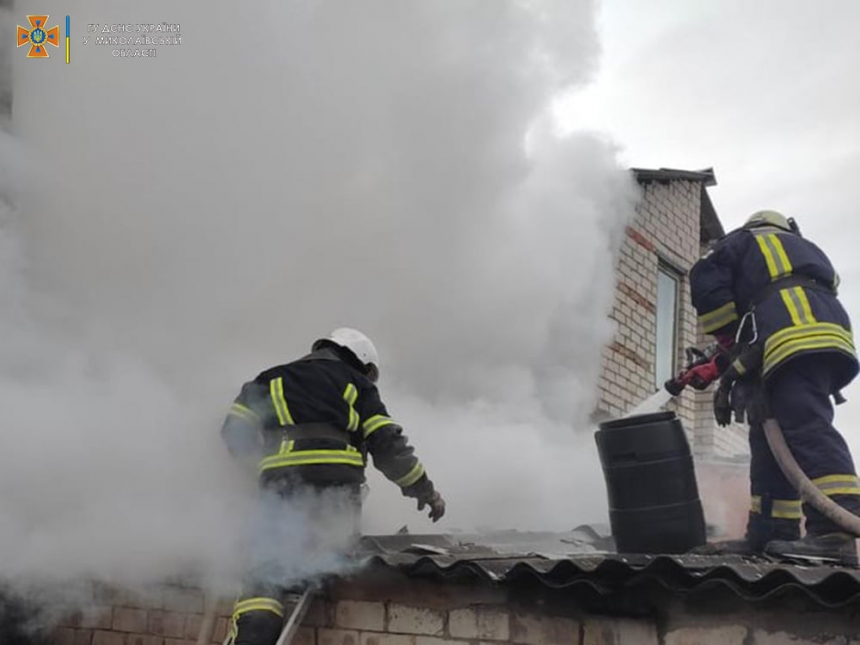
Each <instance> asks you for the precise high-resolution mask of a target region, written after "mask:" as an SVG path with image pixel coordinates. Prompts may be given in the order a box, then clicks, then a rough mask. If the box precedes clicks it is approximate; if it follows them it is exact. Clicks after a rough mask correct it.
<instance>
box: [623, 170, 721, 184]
mask: <svg viewBox="0 0 860 645" xmlns="http://www.w3.org/2000/svg"><path fill="white" fill-rule="evenodd" d="M630 171H631V172H632V173H633V174H634V175H635V176H636V181H638V182H639V183H647V182H650V181H661V182H669V181H698V182H701V183H702V184H703V185H705V186H716V185H717V178H716V176H715V175H714V169H713V168H704V169H703V170H679V169H676V168H656V169H655V168H631V169H630Z"/></svg>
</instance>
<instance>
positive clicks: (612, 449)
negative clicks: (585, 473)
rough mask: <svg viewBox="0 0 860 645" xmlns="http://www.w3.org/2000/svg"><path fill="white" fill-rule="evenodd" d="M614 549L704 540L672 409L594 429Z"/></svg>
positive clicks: (659, 549) (675, 547)
mask: <svg viewBox="0 0 860 645" xmlns="http://www.w3.org/2000/svg"><path fill="white" fill-rule="evenodd" d="M594 438H595V440H596V441H597V450H598V452H599V453H600V462H601V464H602V465H603V476H604V477H605V479H606V490H607V493H608V495H609V523H610V526H611V527H612V536H613V537H614V538H615V546H616V548H617V550H618V552H619V553H683V552H685V551H687V550H689V549H691V548H693V547H695V546H698V545H700V544H704V543H705V515H704V512H703V511H702V502H701V500H700V499H699V487H698V485H697V484H696V471H695V467H694V465H693V456H692V454H691V453H690V444H689V442H688V441H687V436H686V434H684V427H683V426H682V425H681V422H680V421H679V420H678V418H677V417H676V416H675V413H674V412H658V413H655V414H643V415H638V416H634V417H628V418H626V419H618V420H613V421H605V422H603V423H601V424H600V429H599V430H598V431H597V432H596V433H595V434H594Z"/></svg>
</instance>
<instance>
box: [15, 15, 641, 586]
mask: <svg viewBox="0 0 860 645" xmlns="http://www.w3.org/2000/svg"><path fill="white" fill-rule="evenodd" d="M43 4H44V5H45V8H44V11H45V12H46V13H52V17H51V19H52V20H53V19H57V22H60V21H61V19H62V15H64V14H66V13H68V14H70V15H71V16H72V25H73V31H74V39H73V45H72V63H71V65H63V64H62V60H57V59H61V55H60V54H58V53H56V52H54V51H51V53H52V54H53V57H52V59H51V60H48V61H32V60H25V59H24V58H23V56H21V57H18V59H17V60H16V63H15V64H16V69H15V73H16V79H15V93H14V129H15V132H16V135H17V137H18V141H19V142H20V143H19V144H17V145H21V146H23V148H24V150H23V152H15V153H14V155H15V156H14V157H13V158H12V159H11V160H10V156H11V155H12V154H13V153H12V152H11V148H9V147H8V145H7V143H4V147H3V149H2V154H3V159H2V162H3V165H4V166H6V165H7V164H10V163H11V164H13V165H15V164H18V163H20V162H21V159H22V158H26V159H29V160H30V162H29V164H30V165H31V166H32V167H33V168H34V170H33V172H32V173H31V174H29V176H28V177H27V181H25V184H24V186H23V188H21V189H20V190H19V192H20V194H19V195H18V197H17V202H16V203H17V204H18V206H19V212H18V216H17V218H16V219H15V220H14V221H13V222H6V221H4V223H3V224H0V226H2V229H0V235H2V239H0V243H2V244H3V245H4V246H3V251H4V252H3V256H2V259H0V262H2V269H0V297H2V298H3V303H2V308H0V325H2V328H3V334H2V336H0V355H2V359H3V360H2V364H0V414H2V418H3V427H4V437H3V449H2V451H0V550H2V552H4V553H11V552H14V553H16V557H15V558H12V559H4V564H3V565H2V573H3V574H4V575H5V576H7V577H10V576H11V577H16V576H18V577H24V578H26V577H33V576H36V577H41V578H44V577H46V576H63V577H72V576H81V575H89V576H95V577H100V578H104V579H111V580H119V581H121V582H125V583H130V582H132V581H134V582H137V583H140V584H143V583H145V582H148V581H153V580H157V579H159V578H160V577H163V576H165V575H168V574H174V573H176V572H177V571H178V570H181V569H182V568H183V567H185V566H188V565H197V566H199V567H203V568H204V569H206V568H208V569H209V570H216V569H217V570H219V571H229V570H230V567H231V566H232V562H233V561H234V560H235V558H234V557H233V554H234V553H235V545H236V539H237V537H238V536H239V535H240V533H241V529H242V526H243V524H242V523H243V521H244V518H245V516H246V512H245V509H246V507H247V503H246V500H247V499H248V496H249V492H248V487H247V486H244V484H243V480H242V478H241V477H240V476H238V475H237V472H236V471H235V470H234V469H233V468H232V465H231V464H230V462H229V459H228V458H227V456H226V454H225V451H224V449H223V447H222V446H221V445H220V440H219V437H218V429H219V427H220V423H221V420H222V418H223V414H224V412H225V410H226V408H227V406H228V405H229V403H230V401H231V400H232V397H233V396H234V395H235V394H236V392H237V391H238V388H239V386H240V385H241V383H242V382H243V381H245V380H248V379H250V378H252V377H253V376H254V375H255V374H256V373H257V372H258V371H260V370H262V369H264V368H266V367H269V366H271V365H273V364H276V363H280V362H285V361H288V360H290V359H292V358H295V357H298V356H299V355H301V354H302V353H304V352H305V351H306V350H307V349H308V348H309V345H310V343H311V342H312V341H313V340H314V339H315V338H317V337H319V336H321V335H324V334H325V333H327V332H328V331H330V329H331V328H333V327H335V326H340V325H349V326H355V327H358V328H360V329H362V330H364V331H365V332H367V333H368V334H369V335H370V336H371V337H372V338H374V339H375V340H376V341H377V343H378V346H379V348H380V351H381V355H382V361H383V365H382V369H383V377H382V380H381V383H380V386H381V389H382V394H383V397H384V398H385V400H386V402H387V403H388V406H389V409H390V411H391V413H392V414H393V416H395V417H396V418H397V419H398V420H399V421H401V422H402V423H403V425H404V426H405V427H406V429H407V434H408V435H409V436H410V438H411V439H412V440H413V443H414V444H415V445H416V447H417V450H418V453H419V455H420V456H421V458H422V460H423V461H424V462H425V463H426V466H427V469H428V471H429V473H430V475H431V478H432V479H433V480H434V481H435V482H436V483H437V485H438V487H439V489H440V490H441V492H442V493H443V494H444V495H445V496H446V498H447V500H448V504H449V515H448V516H447V517H446V519H445V520H443V522H442V523H440V525H438V526H433V527H432V529H431V525H430V523H429V521H427V520H426V519H425V518H423V517H420V516H417V515H415V514H413V511H412V509H411V503H410V502H407V501H406V500H403V499H402V498H400V497H399V493H398V492H397V490H396V489H395V488H394V487H393V485H390V484H387V483H385V482H383V481H381V480H380V479H379V478H377V477H374V478H372V481H371V484H372V488H373V493H372V495H371V497H370V499H369V500H368V502H367V505H366V517H365V530H366V531H379V532H391V531H394V530H396V529H397V528H399V526H400V525H401V524H402V523H404V522H406V521H408V522H409V524H410V528H411V530H413V531H420V530H452V529H454V528H456V529H472V528H475V527H476V526H494V527H502V528H531V529H564V528H572V527H573V526H575V525H577V524H578V523H581V522H585V521H594V520H602V519H603V518H604V515H603V513H604V510H603V509H604V500H603V484H602V482H601V481H600V479H601V475H600V469H599V464H598V463H597V455H596V451H595V449H594V444H593V439H592V437H591V432H590V430H589V428H588V423H587V417H588V413H589V411H590V409H591V406H592V404H593V394H594V386H595V379H596V375H597V372H598V368H599V363H600V346H601V344H602V343H603V342H604V341H605V340H606V338H607V335H608V334H609V332H610V329H609V328H608V323H607V321H606V314H607V310H608V307H609V304H610V302H611V293H612V283H613V275H612V273H613V250H614V248H615V246H616V245H617V243H618V241H619V235H620V232H621V231H622V230H623V225H624V223H625V222H626V220H627V218H628V217H629V216H630V215H631V214H632V204H633V200H634V197H635V190H634V188H633V186H632V184H631V182H630V179H629V177H628V174H627V173H626V172H625V171H624V170H623V169H621V168H619V167H618V165H617V163H616V161H615V150H614V149H613V148H612V147H611V146H609V145H608V144H606V143H605V142H602V141H600V140H598V139H597V138H595V137H592V136H590V135H586V134H577V135H574V136H572V137H570V138H566V139H563V140H559V139H557V138H554V137H553V136H552V134H551V132H552V127H551V125H548V124H547V123H546V122H545V118H546V113H547V112H546V111H547V109H548V107H549V104H550V101H551V98H552V96H553V95H554V94H555V92H557V91H558V90H559V89H560V88H562V87H567V86H570V85H576V84H581V83H584V82H586V81H587V80H588V79H589V75H590V74H591V73H592V71H593V69H594V66H595V60H596V52H597V44H596V39H595V35H594V31H593V22H594V7H593V6H592V3H591V2H584V1H581V2H572V1H571V0H544V1H541V2H527V1H526V0H521V1H514V0H509V1H504V2H502V1H499V0H475V1H471V2H463V1H462V0H436V1H434V2H421V1H418V0H415V1H404V0H373V1H366V2H361V3H344V2H339V1H334V0H330V1H323V0H313V1H312V0H305V1H302V2H289V3H285V2H275V1H271V2H256V3H241V4H237V3H233V2H226V1H224V0H217V1H215V0H213V1H211V2H207V3H205V4H204V3H181V4H177V3H171V2H166V1H165V0H158V1H153V2H149V3H146V6H145V8H143V6H142V5H141V4H140V3H132V2H130V1H128V0H123V1H122V2H118V1H116V0H110V1H108V0H87V1H86V2H84V1H83V0H77V1H75V2H63V3H59V2H57V1H56V0H54V1H50V0H46V2H45V3H43ZM192 4H193V5H194V6H193V7H192V6H191V5H192ZM61 14H62V15H61ZM23 20H24V17H23V15H22V16H21V17H20V19H19V22H21V21H23ZM162 21H167V22H170V23H180V25H181V34H182V44H181V45H180V46H174V47H160V48H158V54H157V57H156V58H153V59H120V58H115V57H113V56H112V55H111V49H113V47H111V46H99V45H95V44H94V42H93V41H92V39H91V42H90V44H88V45H87V46H86V47H85V46H83V45H82V44H81V43H82V37H83V36H84V35H85V34H84V33H83V32H84V29H85V27H86V25H87V24H88V23H99V24H100V25H104V24H110V23H123V24H124V23H138V22H141V23H142V22H162ZM6 27H8V25H4V28H6ZM19 53H20V52H19ZM10 145H11V143H10ZM22 155H24V156H23V157H22ZM9 188H10V187H9V186H5V185H4V187H3V189H4V190H7V189H9ZM7 245H13V246H14V245H20V246H21V248H22V252H23V253H24V256H25V257H26V265H25V266H24V267H20V266H17V265H16V264H15V261H14V254H10V253H8V252H6V246H7Z"/></svg>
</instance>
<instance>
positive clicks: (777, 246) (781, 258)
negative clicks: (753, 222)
mask: <svg viewBox="0 0 860 645" xmlns="http://www.w3.org/2000/svg"><path fill="white" fill-rule="evenodd" d="M755 239H756V242H758V246H759V249H760V250H761V253H762V255H763V256H764V261H765V264H767V272H768V274H769V275H770V279H771V281H773V280H776V279H777V278H781V277H784V276H788V275H791V272H792V270H793V269H792V266H791V262H790V261H789V259H788V254H786V252H785V247H783V245H782V242H781V241H780V239H779V236H777V234H776V233H764V234H761V233H759V234H758V235H756V236H755Z"/></svg>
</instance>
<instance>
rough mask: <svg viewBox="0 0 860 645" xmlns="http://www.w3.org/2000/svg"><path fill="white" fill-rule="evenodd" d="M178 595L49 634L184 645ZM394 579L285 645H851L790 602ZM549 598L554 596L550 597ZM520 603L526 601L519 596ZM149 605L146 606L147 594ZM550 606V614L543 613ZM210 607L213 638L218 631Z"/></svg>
mask: <svg viewBox="0 0 860 645" xmlns="http://www.w3.org/2000/svg"><path fill="white" fill-rule="evenodd" d="M190 591H191V590H184V591H183V592H182V593H181V594H180V596H179V598H181V599H182V600H181V601H180V602H178V603H174V602H166V601H160V602H156V603H155V606H150V605H147V604H146V603H142V602H140V601H134V600H129V599H128V598H125V599H122V600H120V599H118V603H119V604H115V605H113V606H111V607H103V608H100V610H99V611H97V612H92V613H90V614H88V615H87V617H86V618H83V617H81V616H80V615H79V616H77V617H73V618H72V619H70V621H69V622H67V623H66V624H64V625H63V626H61V627H59V628H58V629H57V630H56V631H55V632H54V637H53V639H52V640H51V643H54V644H56V645H193V644H194V643H195V642H196V638H197V630H198V629H199V626H200V622H201V620H202V614H201V609H202V606H203V596H202V594H200V593H199V592H197V593H189V592H190ZM546 593H548V594H550V598H549V601H548V602H547V598H546V597H540V598H534V597H531V598H529V597H527V596H524V595H522V593H520V594H519V596H517V599H514V598H513V594H514V590H512V589H511V588H501V587H494V586H490V585H485V586H484V585H481V586H477V585H476V586H466V585H454V584H445V583H440V582H433V581H424V580H414V579H408V578H406V577H404V576H399V575H398V576H393V577H392V578H391V579H390V580H389V581H388V582H386V583H384V584H380V583H379V582H378V581H377V580H374V579H373V578H370V577H359V578H356V579H353V580H351V581H340V582H338V583H337V584H335V585H334V586H332V587H330V588H329V589H328V590H327V591H326V592H325V594H324V595H322V596H321V597H320V598H318V599H317V600H316V601H315V602H314V604H313V605H312V607H311V610H310V611H309V612H308V615H307V617H306V619H305V621H304V623H303V625H302V626H301V627H300V629H299V631H298V634H297V636H296V638H295V640H294V641H293V645H508V644H510V645H705V644H708V645H714V644H720V645H772V644H776V643H780V644H782V643H786V644H789V643H796V644H798V645H801V644H804V643H818V644H825V645H829V644H834V645H835V644H839V645H860V636H856V637H855V635H856V634H857V633H858V632H857V628H856V618H855V616H854V610H851V609H848V608H843V609H832V610H816V611H808V610H804V609H802V608H800V607H798V606H792V607H784V606H782V605H779V604H777V605H774V606H772V607H771V608H770V609H764V610H763V609H758V608H756V609H755V610H753V609H752V608H750V609H748V610H740V611H738V610H737V609H733V610H727V611H723V612H720V611H715V610H714V609H713V608H710V609H709V610H708V611H704V612H696V611H690V610H688V609H683V608H680V607H679V606H673V605H672V604H667V605H666V606H665V611H659V612H654V615H648V616H638V617H634V616H619V615H612V616H606V615H598V614H593V613H588V612H586V611H584V610H582V609H581V608H580V607H578V606H577V604H576V603H575V602H573V601H571V600H565V599H564V598H562V597H561V596H562V595H563V594H564V591H563V590H561V591H547V592H546ZM552 594H555V595H557V596H559V597H557V598H553V597H552ZM526 598H527V599H526ZM150 600H153V598H152V597H150ZM550 607H552V609H550ZM228 612H229V608H228V607H227V606H226V605H224V604H223V603H222V606H221V608H220V609H219V613H220V615H219V618H218V627H217V629H216V634H215V640H213V642H218V643H220V642H221V640H222V639H223V638H224V636H225V633H226V629H227V619H228V616H227V613H228Z"/></svg>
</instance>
